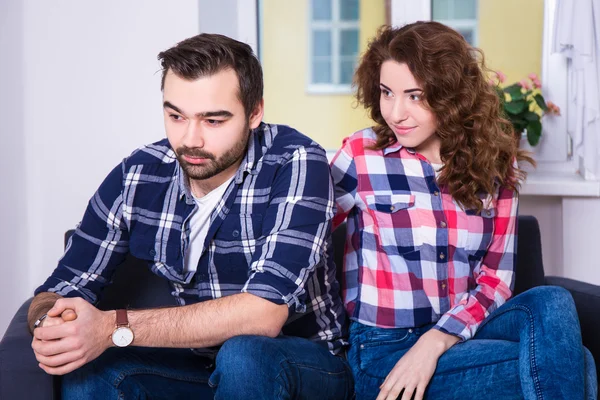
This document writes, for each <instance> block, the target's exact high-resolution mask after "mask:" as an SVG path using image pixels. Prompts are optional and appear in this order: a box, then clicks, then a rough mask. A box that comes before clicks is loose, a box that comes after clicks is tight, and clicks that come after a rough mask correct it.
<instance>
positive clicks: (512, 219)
mask: <svg viewBox="0 0 600 400" xmlns="http://www.w3.org/2000/svg"><path fill="white" fill-rule="evenodd" d="M496 208H497V213H496V217H495V218H494V233H493V236H492V241H491V243H490V246H489V247H488V250H487V252H486V254H485V255H484V256H483V259H482V261H481V264H480V265H479V266H478V267H477V268H476V269H474V271H473V278H474V280H475V282H476V284H477V286H476V287H475V288H474V289H473V290H471V291H469V292H467V293H465V294H464V296H462V298H461V299H457V303H456V304H455V305H454V307H452V308H451V309H450V310H449V311H448V312H446V313H445V314H444V315H443V316H442V318H440V320H439V321H438V322H437V324H436V326H435V328H436V329H438V330H440V331H442V332H445V333H449V334H451V335H454V336H458V337H459V338H461V340H462V341H465V340H469V339H471V338H472V337H473V336H474V335H475V333H476V332H477V329H478V328H479V326H480V325H481V323H482V322H483V321H484V320H485V318H487V316H488V315H489V314H490V313H491V312H492V311H494V310H495V309H497V308H498V307H500V306H501V305H502V304H504V303H505V302H506V301H507V300H508V299H509V298H510V297H511V295H512V289H511V288H512V285H513V281H514V260H515V256H516V229H517V208H518V196H517V193H516V192H515V191H513V190H510V189H507V188H501V189H500V190H499V193H498V199H497V204H496Z"/></svg>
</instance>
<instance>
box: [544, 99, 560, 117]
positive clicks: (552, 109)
mask: <svg viewBox="0 0 600 400" xmlns="http://www.w3.org/2000/svg"><path fill="white" fill-rule="evenodd" d="M546 105H547V106H548V111H547V112H548V113H549V114H552V115H560V107H559V106H557V105H556V104H554V103H553V102H551V101H548V102H546Z"/></svg>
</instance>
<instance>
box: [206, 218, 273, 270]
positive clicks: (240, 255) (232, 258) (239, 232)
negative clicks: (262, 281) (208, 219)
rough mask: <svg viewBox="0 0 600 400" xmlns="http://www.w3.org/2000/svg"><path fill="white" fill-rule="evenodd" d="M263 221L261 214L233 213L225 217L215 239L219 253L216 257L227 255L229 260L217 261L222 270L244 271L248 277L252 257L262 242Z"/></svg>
mask: <svg viewBox="0 0 600 400" xmlns="http://www.w3.org/2000/svg"><path fill="white" fill-rule="evenodd" d="M262 221H263V216H262V215H261V214H233V215H228V216H227V218H225V220H224V221H223V222H222V224H221V226H220V227H219V229H218V231H217V233H216V235H215V239H214V240H215V245H216V247H217V250H216V252H217V253H218V254H217V255H215V257H218V258H221V257H223V256H225V257H223V258H225V259H226V260H227V262H225V263H216V265H217V266H218V267H219V269H220V270H222V271H230V272H231V271H236V272H238V273H239V272H242V271H243V272H244V273H243V274H242V275H243V276H244V277H247V275H248V271H249V266H250V263H251V262H252V258H253V257H254V254H255V253H256V249H257V248H258V246H260V245H261V243H262V241H261V237H262Z"/></svg>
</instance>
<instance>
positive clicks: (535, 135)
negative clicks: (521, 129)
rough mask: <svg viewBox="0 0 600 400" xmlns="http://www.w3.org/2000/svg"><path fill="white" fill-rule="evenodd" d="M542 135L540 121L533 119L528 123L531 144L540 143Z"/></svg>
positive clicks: (528, 139) (528, 138) (528, 136)
mask: <svg viewBox="0 0 600 400" xmlns="http://www.w3.org/2000/svg"><path fill="white" fill-rule="evenodd" d="M541 136H542V123H541V122H540V121H532V122H530V123H529V125H527V141H528V142H529V144H530V145H532V146H535V145H537V144H538V143H539V141H540V137H541Z"/></svg>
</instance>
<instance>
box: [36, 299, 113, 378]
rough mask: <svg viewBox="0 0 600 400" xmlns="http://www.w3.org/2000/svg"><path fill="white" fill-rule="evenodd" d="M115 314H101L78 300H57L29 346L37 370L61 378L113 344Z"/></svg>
mask: <svg viewBox="0 0 600 400" xmlns="http://www.w3.org/2000/svg"><path fill="white" fill-rule="evenodd" d="M114 320H115V317H114V312H112V315H111V312H104V311H100V310H98V309H97V308H96V307H94V306H93V305H91V304H90V303H88V302H87V301H85V300H83V299H81V298H69V299H59V300H57V301H56V303H55V304H54V307H52V308H51V309H50V310H49V311H48V317H47V318H46V319H45V320H44V323H43V324H42V326H41V327H38V328H36V329H35V330H34V332H33V334H34V339H33V342H32V344H31V347H33V351H34V353H35V357H36V359H37V360H38V362H39V366H40V368H42V369H43V370H44V371H46V373H48V374H51V375H64V374H67V373H69V372H71V371H73V370H75V369H77V368H79V367H81V366H82V365H84V364H86V363H88V362H90V361H92V360H94V359H95V358H97V357H98V356H99V355H100V354H102V353H103V352H104V351H105V350H106V349H107V348H109V347H110V346H111V345H112V342H111V339H110V334H111V333H112V331H113V328H114Z"/></svg>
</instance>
